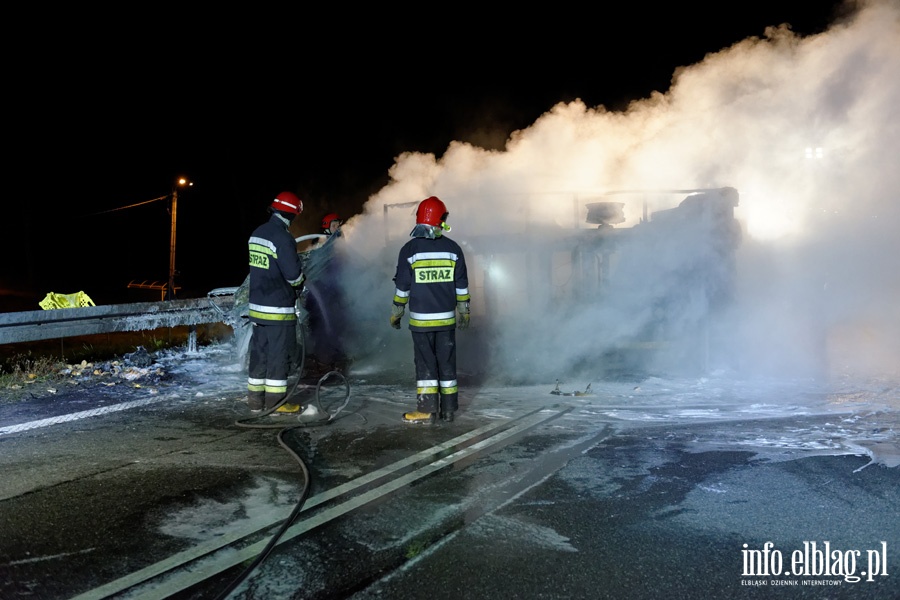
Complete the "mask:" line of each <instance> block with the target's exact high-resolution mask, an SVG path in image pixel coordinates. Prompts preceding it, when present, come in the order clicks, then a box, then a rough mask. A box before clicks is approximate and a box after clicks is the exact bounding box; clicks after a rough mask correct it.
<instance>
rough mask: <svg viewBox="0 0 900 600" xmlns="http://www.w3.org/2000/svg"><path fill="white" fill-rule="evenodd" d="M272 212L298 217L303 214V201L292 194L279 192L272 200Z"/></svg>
mask: <svg viewBox="0 0 900 600" xmlns="http://www.w3.org/2000/svg"><path fill="white" fill-rule="evenodd" d="M272 210H279V211H281V212H286V213H291V214H293V215H299V214H300V213H302V212H303V200H301V199H300V198H298V197H297V195H296V194H294V193H292V192H281V193H280V194H278V195H277V196H275V199H274V200H272Z"/></svg>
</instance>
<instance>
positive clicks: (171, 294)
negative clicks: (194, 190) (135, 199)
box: [166, 177, 194, 300]
mask: <svg viewBox="0 0 900 600" xmlns="http://www.w3.org/2000/svg"><path fill="white" fill-rule="evenodd" d="M192 185H194V182H193V181H190V180H188V178H187V177H179V178H178V179H176V180H175V185H174V186H173V187H172V208H171V211H170V212H171V214H172V232H171V235H170V236H169V284H168V285H167V286H166V300H174V299H175V223H176V220H177V218H178V188H184V187H191V186H192Z"/></svg>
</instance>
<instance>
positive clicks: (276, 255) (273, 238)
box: [248, 214, 304, 325]
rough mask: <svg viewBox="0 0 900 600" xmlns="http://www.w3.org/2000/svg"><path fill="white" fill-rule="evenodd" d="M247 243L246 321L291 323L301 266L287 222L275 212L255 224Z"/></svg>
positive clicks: (294, 317)
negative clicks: (248, 264) (247, 292)
mask: <svg viewBox="0 0 900 600" xmlns="http://www.w3.org/2000/svg"><path fill="white" fill-rule="evenodd" d="M248 244H249V247H250V321H251V322H253V323H261V324H275V323H284V324H291V325H292V324H294V323H295V322H296V320H297V315H296V313H295V312H294V306H295V303H296V301H297V294H298V292H300V291H302V290H303V280H304V275H303V266H302V265H301V263H300V257H299V256H298V254H297V243H296V242H295V241H294V236H292V235H291V232H290V231H288V225H287V224H286V223H285V222H284V221H283V220H282V219H281V218H280V217H279V216H278V215H277V214H273V215H272V217H271V218H270V219H269V220H268V221H267V222H265V223H263V224H262V225H260V226H259V227H257V228H256V230H255V231H254V232H253V234H252V235H251V236H250V240H249V242H248Z"/></svg>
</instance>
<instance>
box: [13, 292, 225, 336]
mask: <svg viewBox="0 0 900 600" xmlns="http://www.w3.org/2000/svg"><path fill="white" fill-rule="evenodd" d="M233 306H234V297H233V296H227V295H220V296H213V295H211V296H209V297H206V298H191V299H187V300H167V301H163V302H140V303H135V304H110V305H107V306H88V307H84V308H63V309H56V310H31V311H24V312H12V313H0V344H16V343H21V342H36V341H40V340H48V339H56V338H65V337H73V336H81V335H94V334H98V333H113V332H122V331H150V330H154V329H160V328H165V327H178V326H183V325H188V326H193V325H202V324H207V323H226V324H230V323H229V319H228V313H229V311H230V310H231V309H232V308H233Z"/></svg>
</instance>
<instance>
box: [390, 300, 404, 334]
mask: <svg viewBox="0 0 900 600" xmlns="http://www.w3.org/2000/svg"><path fill="white" fill-rule="evenodd" d="M404 312H405V309H404V308H403V307H402V306H399V305H397V304H391V327H393V328H394V329H400V317H402V316H403V313H404Z"/></svg>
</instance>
